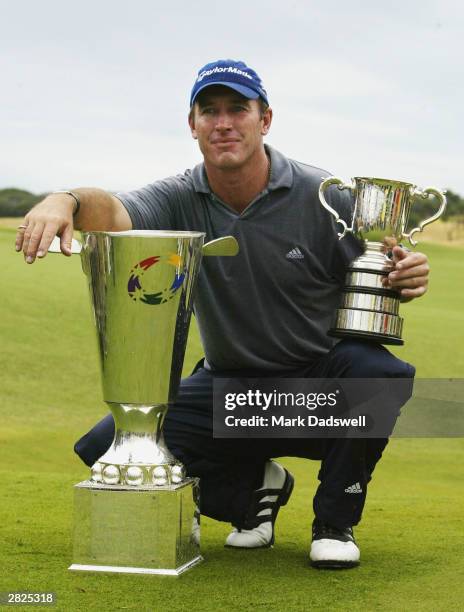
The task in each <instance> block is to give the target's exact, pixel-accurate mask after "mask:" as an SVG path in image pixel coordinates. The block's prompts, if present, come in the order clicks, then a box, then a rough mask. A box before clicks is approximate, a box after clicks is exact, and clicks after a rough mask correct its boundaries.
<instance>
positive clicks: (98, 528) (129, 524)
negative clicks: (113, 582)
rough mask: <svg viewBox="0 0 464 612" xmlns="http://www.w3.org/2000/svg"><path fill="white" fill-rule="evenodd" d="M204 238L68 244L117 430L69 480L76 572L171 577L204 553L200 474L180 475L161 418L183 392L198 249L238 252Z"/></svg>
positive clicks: (111, 235) (188, 235) (116, 235)
mask: <svg viewBox="0 0 464 612" xmlns="http://www.w3.org/2000/svg"><path fill="white" fill-rule="evenodd" d="M204 236H205V234H203V233H201V232H175V231H128V232H83V234H82V239H83V244H82V249H79V247H78V245H77V249H76V248H75V249H74V250H80V252H81V261H82V267H83V270H84V272H85V273H86V276H87V280H88V285H89V290H90V296H91V302H92V306H93V313H94V319H95V326H96V331H97V341H98V348H99V355H100V364H101V376H102V383H103V398H104V400H105V402H107V403H108V405H109V407H110V409H111V412H112V414H113V417H114V421H115V429H116V431H115V437H114V441H113V443H112V445H111V447H110V448H109V450H108V451H107V452H106V453H105V454H104V455H103V456H102V457H101V458H100V459H99V461H98V462H97V463H95V465H94V466H93V467H92V470H91V477H90V479H89V480H86V481H84V482H81V483H79V484H77V485H76V486H75V518H74V553H73V561H74V563H73V564H72V565H71V566H70V569H72V570H86V571H106V572H123V573H144V574H168V575H178V574H180V573H182V572H184V571H185V570H187V569H189V568H190V567H192V566H193V565H195V564H196V563H198V562H199V561H201V559H202V557H201V555H200V549H199V524H198V518H197V517H198V508H197V505H198V504H197V502H198V479H194V478H186V476H185V469H184V467H183V466H182V465H181V464H180V463H179V462H178V461H177V460H176V459H175V458H174V457H173V455H172V454H171V453H170V452H169V450H168V448H167V447H166V445H165V443H164V439H163V432H162V425H163V420H164V417H165V415H166V412H167V410H168V406H169V404H170V403H171V402H173V401H174V399H175V397H176V394H177V390H178V387H179V382H180V377H181V372H182V365H183V360H184V354H185V348H186V343H187V336H188V330H189V323H190V316H191V312H192V306H193V297H194V293H195V285H196V280H197V276H198V271H199V268H200V264H201V259H202V256H203V255H235V254H236V253H237V252H238V245H237V242H236V240H235V239H234V238H232V237H230V236H229V237H226V238H220V239H218V240H214V241H212V242H210V243H207V244H205V245H203V240H204ZM74 245H76V242H75V241H74ZM49 250H51V251H52V252H54V251H57V250H59V246H58V244H57V243H56V242H55V243H54V244H52V246H51V248H50V249H49Z"/></svg>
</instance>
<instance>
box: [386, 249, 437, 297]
mask: <svg viewBox="0 0 464 612" xmlns="http://www.w3.org/2000/svg"><path fill="white" fill-rule="evenodd" d="M392 259H393V262H394V264H395V268H394V269H393V271H392V272H390V274H389V275H388V276H387V277H385V279H384V280H383V281H382V282H383V286H384V287H385V288H386V289H395V290H396V291H398V293H399V294H400V295H401V301H402V302H409V301H410V300H412V299H414V298H417V297H420V296H421V295H424V293H425V292H426V291H427V285H428V282H429V281H428V277H429V271H430V268H429V263H428V259H427V256H426V255H424V254H423V253H412V252H409V251H406V250H405V249H403V248H401V247H400V246H395V247H393V249H392Z"/></svg>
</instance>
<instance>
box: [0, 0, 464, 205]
mask: <svg viewBox="0 0 464 612" xmlns="http://www.w3.org/2000/svg"><path fill="white" fill-rule="evenodd" d="M0 9H1V15H2V35H1V37H0V90H1V95H0V188H6V187H18V188H22V189H28V190H30V191H33V192H36V193H40V192H45V191H50V190H53V189H64V188H68V189H69V188H73V187H80V186H94V187H101V188H104V189H109V190H113V191H117V190H127V189H132V188H136V187H140V186H141V185H144V184H146V183H149V182H152V181H153V180H155V179H157V178H163V177H165V176H169V175H172V174H178V173H180V172H184V170H185V169H186V168H190V167H192V166H193V165H195V164H197V163H199V162H200V161H201V155H200V153H199V151H198V148H197V144H196V142H195V141H194V140H193V139H192V138H191V135H190V131H189V128H188V124H187V113H188V100H189V97H190V90H191V87H192V85H193V82H194V79H195V77H196V74H197V72H198V70H199V68H201V67H202V66H203V65H204V64H206V63H207V62H209V61H212V60H215V59H219V58H233V59H240V60H243V61H245V62H246V63H247V64H248V65H249V66H251V67H252V68H254V69H255V70H256V71H257V72H258V73H259V75H260V76H261V78H262V80H263V84H264V86H265V88H266V90H267V92H268V94H269V101H270V104H271V106H272V108H273V111H274V120H273V125H272V127H271V131H270V134H269V135H268V136H267V137H266V142H268V143H269V144H270V145H271V146H273V147H275V148H277V149H279V150H280V151H281V152H283V153H285V154H286V155H287V156H288V157H291V158H293V159H297V160H299V161H302V162H305V163H308V164H313V165H315V166H318V167H321V168H324V169H326V170H329V171H330V172H332V173H333V174H335V175H337V176H340V177H342V178H344V179H349V178H350V177H353V176H377V177H381V178H390V179H399V180H406V181H409V182H412V183H414V184H417V185H419V186H421V187H427V186H434V187H438V188H441V189H445V188H448V189H451V190H452V191H454V192H457V193H459V194H461V195H464V173H463V168H464V153H463V146H462V144H463V136H464V129H463V122H462V119H461V115H462V113H463V109H464V70H463V61H462V58H463V57H464V43H463V39H464V4H463V3H461V2H458V1H456V2H455V1H452V0H440V1H438V0H437V1H435V0H410V1H408V0H403V1H401V2H400V1H398V0H391V1H390V2H385V1H384V0H382V1H378V0H377V1H376V0H370V1H357V0H350V2H346V1H342V0H325V1H324V2H320V1H319V2H311V1H305V2H303V1H300V0H287V1H286V2H284V1H282V0H280V1H277V0H266V1H262V0H257V1H255V2H253V1H252V0H249V1H243V0H234V2H230V3H226V2H211V0H209V1H208V2H205V1H204V0H196V1H195V2H190V1H179V0H171V1H170V2H169V3H167V2H160V1H158V0H132V2H128V1H127V0H125V1H124V2H123V1H121V0H111V1H110V0H79V2H63V0H60V1H56V0H40V2H33V1H31V0H15V1H14V2H12V1H11V0H0Z"/></svg>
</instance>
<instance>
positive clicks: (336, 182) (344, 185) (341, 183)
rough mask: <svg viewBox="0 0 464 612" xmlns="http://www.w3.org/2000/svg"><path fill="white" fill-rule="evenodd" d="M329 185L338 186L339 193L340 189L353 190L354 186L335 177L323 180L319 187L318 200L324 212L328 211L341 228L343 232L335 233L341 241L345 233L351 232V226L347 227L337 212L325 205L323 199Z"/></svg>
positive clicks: (325, 201)
mask: <svg viewBox="0 0 464 612" xmlns="http://www.w3.org/2000/svg"><path fill="white" fill-rule="evenodd" d="M330 185H338V188H339V189H340V191H341V190H342V189H351V190H354V185H352V184H349V183H345V182H344V181H343V180H342V179H341V178H338V177H336V176H330V177H329V178H326V179H324V180H323V181H322V183H321V184H320V186H319V200H320V202H321V204H322V206H323V207H324V208H325V209H326V210H328V211H329V213H330V214H331V215H332V216H333V217H334V219H335V221H336V222H337V223H340V224H341V225H342V227H343V231H342V232H341V233H340V232H338V233H337V236H338V237H339V239H340V240H341V239H342V238H343V236H345V235H346V233H347V232H352V231H353V225H351V227H348V225H347V224H346V223H345V221H343V219H341V218H340V215H339V214H338V212H337V211H336V210H335V209H334V208H332V207H331V206H330V205H329V204H327V200H326V199H325V191H326V189H327V188H328V187H330Z"/></svg>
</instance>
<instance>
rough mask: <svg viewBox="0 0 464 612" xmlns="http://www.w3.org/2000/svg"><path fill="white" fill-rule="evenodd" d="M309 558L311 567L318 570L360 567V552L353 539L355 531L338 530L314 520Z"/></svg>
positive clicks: (347, 529)
mask: <svg viewBox="0 0 464 612" xmlns="http://www.w3.org/2000/svg"><path fill="white" fill-rule="evenodd" d="M309 558H310V560H311V565H312V566H313V567H316V568H318V569H348V568H351V567H356V566H357V565H359V558H360V552H359V548H358V547H357V545H356V542H355V539H354V537H353V529H352V528H351V527H346V528H345V529H337V528H336V527H331V526H330V525H327V524H326V523H323V522H322V521H319V520H317V519H314V521H313V541H312V543H311V552H310V554H309Z"/></svg>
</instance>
